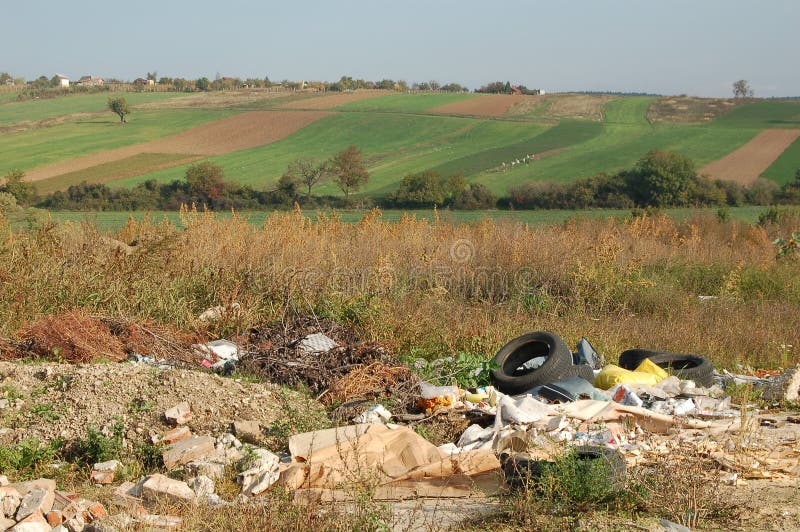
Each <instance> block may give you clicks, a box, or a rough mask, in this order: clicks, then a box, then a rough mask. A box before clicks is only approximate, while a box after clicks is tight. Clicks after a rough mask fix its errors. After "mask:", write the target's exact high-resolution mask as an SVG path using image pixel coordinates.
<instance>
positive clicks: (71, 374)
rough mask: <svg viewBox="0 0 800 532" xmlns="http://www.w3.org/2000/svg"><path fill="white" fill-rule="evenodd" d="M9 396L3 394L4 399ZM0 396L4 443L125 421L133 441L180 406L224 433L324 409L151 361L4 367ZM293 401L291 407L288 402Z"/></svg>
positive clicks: (160, 426) (273, 390)
mask: <svg viewBox="0 0 800 532" xmlns="http://www.w3.org/2000/svg"><path fill="white" fill-rule="evenodd" d="M3 396H5V397H3ZM0 398H5V399H10V401H11V406H10V407H9V409H7V410H6V412H11V413H13V423H8V424H5V426H7V427H9V429H5V430H4V431H0V445H3V444H7V443H9V442H14V441H20V440H23V439H26V438H32V437H35V438H39V439H40V440H43V441H52V440H53V439H55V438H59V437H60V438H64V439H66V440H71V439H74V438H79V437H84V436H85V434H86V428H87V427H89V426H92V427H94V428H96V429H99V430H102V429H108V428H109V427H111V426H112V425H113V424H114V423H115V422H116V421H117V420H121V421H123V422H124V423H125V426H126V428H127V435H126V436H127V437H128V438H129V439H137V440H142V439H146V438H149V437H150V436H151V435H156V434H160V433H161V432H163V431H164V423H163V414H164V411H165V410H167V409H169V408H171V407H173V406H175V405H176V404H178V403H180V402H182V401H188V402H189V404H190V405H191V409H192V414H193V417H192V421H191V422H190V423H189V426H190V427H191V429H192V431H193V432H196V433H215V434H217V433H221V432H227V431H228V429H229V425H230V424H231V423H232V422H233V421H234V420H235V419H253V420H258V421H259V422H260V423H261V424H262V425H265V426H267V425H269V424H270V423H272V422H273V421H275V420H277V419H281V418H282V416H285V414H286V412H285V411H284V409H285V408H286V405H287V404H289V405H290V406H291V407H292V408H295V409H296V410H300V411H305V410H309V409H311V410H319V411H321V410H322V409H321V405H319V403H316V402H312V401H308V400H306V399H304V398H303V397H302V396H301V395H300V394H298V393H295V392H290V391H288V390H279V388H278V387H277V386H274V385H271V384H261V383H248V382H241V381H240V380H236V379H232V378H226V377H220V376H218V375H216V374H213V373H206V372H201V371H195V370H188V369H169V368H168V369H162V368H158V367H156V366H153V365H148V364H131V363H127V362H124V363H120V364H91V365H72V364H35V365H24V364H14V363H9V362H0ZM287 402H288V403H287Z"/></svg>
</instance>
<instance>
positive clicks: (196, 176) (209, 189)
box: [186, 161, 225, 206]
mask: <svg viewBox="0 0 800 532" xmlns="http://www.w3.org/2000/svg"><path fill="white" fill-rule="evenodd" d="M186 187H187V192H189V194H190V195H191V196H192V199H193V200H195V201H197V202H199V203H205V204H206V205H209V206H212V205H213V203H214V201H215V200H216V199H217V198H219V197H220V196H221V195H222V194H223V193H224V192H225V173H224V172H223V170H222V167H221V166H220V165H218V164H214V163H212V162H209V161H204V162H201V163H195V164H193V165H191V166H189V168H187V169H186Z"/></svg>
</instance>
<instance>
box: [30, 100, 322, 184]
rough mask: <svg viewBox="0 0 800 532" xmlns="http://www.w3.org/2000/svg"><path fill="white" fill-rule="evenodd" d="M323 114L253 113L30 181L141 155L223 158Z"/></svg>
mask: <svg viewBox="0 0 800 532" xmlns="http://www.w3.org/2000/svg"><path fill="white" fill-rule="evenodd" d="M327 114H328V113H326V112H324V111H313V112H298V111H251V112H248V113H242V114H238V115H235V116H231V117H228V118H223V119H221V120H217V121H214V122H210V123H208V124H205V125H202V126H197V127H193V128H191V129H189V130H186V131H183V132H181V133H178V134H176V135H172V136H169V137H166V138H163V139H159V140H154V141H151V142H145V143H141V144H134V145H131V146H124V147H122V148H116V149H113V150H107V151H103V152H100V153H94V154H91V155H87V156H84V157H79V158H77V159H72V160H68V161H63V162H60V163H56V164H52V165H48V166H44V167H40V168H34V169H33V170H30V171H29V172H27V173H26V176H27V178H28V180H30V181H40V180H43V179H48V178H52V177H56V176H59V175H63V174H68V173H72V172H77V171H79V170H86V169H88V168H91V167H94V166H98V165H101V164H105V163H109V162H113V161H120V160H122V159H127V158H129V157H133V156H135V155H138V154H140V153H175V154H186V156H187V157H189V156H191V155H224V154H226V153H230V152H233V151H238V150H244V149H248V148H254V147H256V146H262V145H265V144H270V143H272V142H275V141H276V140H280V139H282V138H284V137H286V136H288V135H290V134H291V133H294V132H295V131H297V130H298V129H301V128H303V127H305V126H307V125H308V124H311V123H312V122H315V121H317V120H319V119H320V118H322V117H324V116H327Z"/></svg>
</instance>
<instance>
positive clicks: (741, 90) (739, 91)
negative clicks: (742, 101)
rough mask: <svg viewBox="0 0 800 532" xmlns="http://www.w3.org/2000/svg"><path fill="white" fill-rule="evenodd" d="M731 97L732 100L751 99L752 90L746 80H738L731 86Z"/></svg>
mask: <svg viewBox="0 0 800 532" xmlns="http://www.w3.org/2000/svg"><path fill="white" fill-rule="evenodd" d="M733 97H734V98H752V97H753V89H751V88H750V84H749V83H748V82H747V80H746V79H740V80H739V81H736V82H734V84H733Z"/></svg>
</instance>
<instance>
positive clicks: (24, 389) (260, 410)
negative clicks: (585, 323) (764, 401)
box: [0, 314, 800, 530]
mask: <svg viewBox="0 0 800 532" xmlns="http://www.w3.org/2000/svg"><path fill="white" fill-rule="evenodd" d="M60 320H61V321H58V322H53V323H52V324H51V325H53V326H52V327H50V328H49V329H48V328H47V327H45V326H44V322H42V323H39V324H33V325H31V326H30V327H29V328H28V329H27V330H28V331H29V333H28V336H27V337H26V339H24V340H21V341H20V343H19V344H18V345H16V347H14V349H13V350H14V352H18V351H19V350H28V351H34V352H37V350H41V352H43V353H44V352H47V353H50V354H52V353H53V351H54V350H55V349H59V353H60V354H61V355H62V356H63V358H64V359H65V360H69V361H73V362H83V361H86V360H91V359H92V358H91V356H89V355H88V354H87V353H88V351H89V350H91V349H92V346H91V345H89V344H88V343H87V342H88V340H86V338H88V337H91V335H84V336H76V335H75V334H73V333H70V334H67V333H66V332H65V330H63V328H61V329H59V327H60V326H61V325H60V324H63V323H71V324H72V325H73V327H72V329H70V330H79V331H83V330H86V331H89V330H92V328H97V327H99V326H102V327H104V329H101V332H102V333H103V334H106V333H107V334H108V337H105V336H102V335H101V337H102V338H104V341H107V343H106V345H105V347H104V349H105V351H103V353H104V357H106V358H108V359H110V360H118V359H119V360H124V359H126V358H127V359H129V360H131V362H133V363H126V364H118V365H113V366H114V367H112V365H97V366H80V365H79V366H75V365H51V366H52V367H51V366H47V367H46V368H44V369H39V368H35V367H30V366H24V365H14V364H8V363H4V362H0V375H2V377H3V379H4V380H2V381H0V382H3V383H5V382H11V381H12V380H13V382H15V383H17V386H18V388H19V389H18V390H17V392H19V393H17V394H16V395H15V397H16V398H15V399H3V398H0V400H3V401H5V403H3V404H0V410H2V409H3V408H9V409H15V410H18V411H22V410H23V407H25V406H26V405H25V404H23V403H25V402H34V401H39V400H40V399H39V398H41V397H45V399H46V400H47V401H48V403H47V404H58V405H61V407H60V408H61V410H59V411H58V412H57V414H58V416H59V417H58V418H56V419H59V423H60V424H61V426H60V427H59V426H55V425H54V426H53V430H54V431H55V432H53V431H45V430H44V429H41V427H39V425H41V423H38V421H37V420H36V419H33V418H31V419H28V420H27V421H28V422H26V423H21V422H22V421H24V420H26V419H27V418H25V417H24V416H23V415H20V416H17V417H18V418H19V420H20V430H19V431H17V432H19V434H17V433H16V432H14V431H10V432H8V433H0V441H2V440H1V438H8V439H11V440H19V439H20V438H21V437H22V436H23V435H24V436H26V437H30V436H37V437H42V438H43V439H53V438H55V437H57V436H59V437H65V438H71V437H76V436H78V435H79V434H80V433H81V432H82V430H83V429H84V428H85V427H87V426H90V425H92V424H93V423H94V422H95V421H96V419H95V418H96V417H97V416H95V414H97V412H93V408H86V405H83V404H78V403H79V402H84V401H85V400H86V398H87V397H90V396H102V397H103V404H102V405H98V406H97V409H106V410H103V411H102V412H100V413H99V414H100V415H99V417H100V418H104V419H105V420H108V419H112V418H113V416H114V415H117V413H118V412H120V411H124V412H127V414H128V415H129V416H130V418H132V422H131V423H130V426H128V427H127V431H128V432H127V437H128V438H135V437H137V436H139V437H147V438H149V439H150V441H151V442H152V444H153V445H155V446H158V450H159V452H160V453H161V458H162V460H163V464H164V468H165V472H167V471H168V472H172V473H176V472H179V471H182V473H183V475H182V476H180V475H174V474H171V475H170V476H165V475H162V474H159V473H156V474H152V475H147V476H144V477H142V478H139V479H138V481H137V482H124V483H121V484H119V485H117V486H116V487H115V488H114V497H113V508H114V509H115V511H116V512H117V513H116V515H114V516H113V517H110V516H108V515H107V512H106V510H105V508H104V507H103V506H102V505H98V504H97V503H93V502H91V501H86V500H83V499H80V498H79V497H77V496H75V495H70V494H65V493H60V492H57V491H56V489H55V485H54V484H53V483H52V481H48V480H46V479H40V480H38V481H34V482H33V483H27V484H22V483H18V484H14V485H12V486H3V487H0V510H2V514H0V518H2V519H4V520H0V525H4V526H3V527H0V528H3V529H4V528H10V529H11V530H50V527H56V526H62V527H65V528H66V529H68V530H83V529H84V527H86V526H88V525H90V524H92V525H93V524H94V522H95V521H98V520H101V519H103V520H106V519H109V520H114V521H113V522H114V523H115V524H116V525H115V526H119V527H121V528H124V527H129V526H142V527H151V528H159V529H170V528H177V527H180V526H181V520H180V518H178V517H174V516H168V515H167V516H165V515H158V514H157V513H151V512H155V511H156V510H157V508H160V507H163V506H159V505H160V504H163V503H164V502H168V503H202V504H209V505H228V504H241V503H246V502H248V501H251V500H257V498H258V497H263V496H265V495H267V494H268V493H270V490H271V489H272V488H273V487H280V489H282V490H285V491H287V492H289V493H290V494H291V495H292V497H293V498H294V499H295V500H300V501H311V500H322V501H339V500H348V499H351V498H352V497H353V494H354V488H363V487H364V486H369V487H370V488H371V489H370V492H371V493H372V494H373V497H374V498H375V499H378V500H402V499H410V498H419V497H425V498H436V497H448V498H454V497H472V496H476V495H478V494H479V493H480V494H487V493H488V494H491V493H497V492H498V491H499V490H500V489H501V488H502V487H503V486H504V485H508V486H510V487H512V488H514V487H515V486H519V485H521V484H522V483H524V480H525V479H526V478H529V477H531V476H535V475H536V474H537V472H540V471H541V470H542V464H543V463H545V462H550V461H553V460H555V459H557V457H558V456H559V454H561V453H562V452H563V449H564V447H565V446H568V447H571V448H572V449H573V450H574V451H575V452H576V453H578V454H579V455H580V457H581V458H583V459H591V460H604V461H606V462H607V464H609V466H610V467H609V472H610V474H612V475H614V478H615V481H617V480H620V481H621V479H623V478H624V476H625V471H626V467H628V466H630V465H640V464H647V463H655V462H656V461H657V460H658V459H659V457H663V456H665V455H668V454H670V453H673V452H675V450H676V449H682V450H685V449H687V448H690V449H691V450H692V452H694V453H696V454H697V455H701V456H703V457H705V458H708V459H711V460H714V461H716V462H717V464H718V465H719V467H720V468H721V469H722V470H723V471H724V474H725V477H724V480H725V481H726V482H728V483H731V484H734V485H735V484H738V483H741V482H743V481H745V480H744V479H747V478H791V479H796V478H798V477H800V462H799V460H800V451H799V450H798V449H799V447H798V441H800V430H795V428H800V418H798V417H793V416H785V415H780V416H778V415H769V416H766V417H765V416H759V415H757V413H756V412H755V410H754V409H752V408H750V407H749V406H748V405H747V404H735V403H734V402H733V401H732V399H731V397H729V396H728V395H727V394H726V393H725V385H726V384H728V383H731V384H748V385H750V386H752V387H754V388H758V389H759V390H760V391H761V392H762V395H763V396H764V397H770V398H772V399H774V400H776V401H787V402H798V401H800V396H799V395H798V394H800V371H798V370H797V369H794V370H787V371H785V372H783V373H781V374H778V375H763V376H754V377H750V376H741V375H733V374H729V373H727V372H724V373H722V374H719V373H715V372H714V370H713V367H712V365H711V363H710V361H709V360H707V359H705V358H703V357H700V356H697V355H692V354H676V353H667V352H661V351H651V350H644V349H632V350H628V351H625V352H623V353H622V354H621V355H620V357H619V359H618V360H617V364H608V363H605V361H604V357H602V356H600V355H599V354H598V353H597V352H596V351H595V350H594V348H593V347H592V346H591V344H590V343H589V342H588V341H587V340H586V339H582V340H581V341H580V342H579V343H578V345H577V348H576V350H575V352H573V351H572V350H570V349H569V348H568V347H567V345H566V344H565V342H564V341H563V340H562V339H561V338H559V337H558V336H557V335H555V334H553V333H549V332H531V333H527V334H524V335H522V336H520V337H518V338H515V339H513V340H511V341H510V342H508V343H507V344H506V345H505V346H503V347H502V348H501V349H500V350H499V351H498V352H497V354H496V355H495V358H494V362H495V364H494V367H495V369H494V370H492V372H491V382H492V384H493V385H492V386H483V387H479V388H476V389H470V390H464V389H461V388H459V387H457V386H434V385H432V384H429V383H426V382H422V381H421V380H420V379H419V377H417V376H416V375H415V374H414V373H413V372H412V371H411V370H410V369H409V367H408V366H406V365H404V364H402V363H401V362H400V361H399V360H398V358H397V357H396V356H394V354H393V353H392V350H391V348H390V346H386V345H382V344H379V343H373V342H363V341H361V340H360V339H359V338H358V337H357V336H356V335H355V334H354V333H353V332H352V331H350V330H348V329H346V328H344V327H341V326H340V325H338V324H336V323H334V322H330V321H327V320H318V319H315V318H295V319H294V320H291V321H284V322H281V323H279V324H274V325H270V326H267V327H263V328H259V329H253V330H251V331H249V332H248V334H247V335H245V336H244V337H238V338H234V339H233V340H235V341H229V340H215V341H212V342H206V341H204V340H203V339H202V338H198V337H191V336H180V335H179V334H177V333H174V332H170V331H167V330H157V329H156V328H153V327H144V326H141V325H135V324H131V323H128V322H111V321H109V320H105V321H103V320H99V319H97V318H92V317H87V316H85V315H80V314H74V315H68V316H61V317H60ZM48 323H50V322H48ZM98 324H100V325H98ZM47 342H49V343H47ZM68 349H69V350H68ZM175 364H187V365H191V366H192V367H193V368H194V369H200V370H202V369H203V368H206V369H207V370H209V371H208V372H198V371H190V370H185V369H176V368H174V367H172V366H173V365H175ZM153 366H156V367H157V368H159V369H157V371H152V370H153ZM53 368H55V369H53ZM234 370H236V371H240V370H245V371H247V372H250V373H255V374H257V375H259V376H261V377H262V378H263V379H264V380H265V381H269V382H272V383H279V384H287V385H301V386H304V387H306V388H307V389H309V390H311V391H312V392H313V393H314V394H315V395H316V396H317V398H318V399H319V400H320V401H321V402H323V403H325V404H327V405H328V406H330V407H333V406H337V405H339V406H337V408H335V409H334V411H333V413H332V414H331V415H332V417H335V418H338V419H344V420H346V423H347V424H345V425H343V426H338V427H335V428H330V429H324V430H316V431H311V432H305V433H301V434H294V435H291V436H290V437H289V440H288V448H289V453H288V454H282V453H276V452H274V451H277V449H272V450H270V449H267V448H264V447H261V445H263V444H264V442H265V441H267V439H266V438H264V436H265V435H266V434H267V432H268V431H269V425H270V424H271V423H272V422H274V421H275V419H276V417H278V413H277V412H276V410H277V408H278V407H277V405H276V404H275V393H274V390H272V389H271V388H270V387H269V385H261V384H253V383H240V382H237V381H235V380H232V379H224V378H222V377H220V376H218V375H213V374H210V372H211V371H216V372H218V373H230V372H232V371H234ZM487 382H488V381H487ZM24 383H30V384H25V385H23V386H20V384H24ZM107 383H108V384H107ZM112 390H113V391H112ZM28 392H30V393H28ZM23 394H27V395H23ZM17 396H18V397H17ZM28 396H29V397H28ZM383 399H388V401H382V400H383ZM41 400H44V399H41ZM381 401H382V402H383V404H381ZM367 403H368V404H371V405H372V406H369V407H368V408H365V406H367V405H366V404H367ZM38 404H39V403H36V405H38ZM42 404H45V403H42ZM314 404H315V405H316V406H315V407H314V408H318V409H321V407H320V405H319V403H318V402H316V401H314ZM384 405H392V407H391V408H392V410H394V412H392V411H390V410H389V409H387V407H386V406H384ZM27 406H30V405H27ZM307 408H310V407H307ZM37 411H40V412H41V411H43V408H38V409H37ZM337 413H338V414H337ZM442 414H444V415H446V416H451V417H457V418H459V419H460V420H461V421H460V422H461V423H462V424H461V425H460V428H459V431H458V435H457V437H455V438H451V440H450V441H447V442H445V443H444V444H442V445H438V446H437V445H434V443H431V441H429V440H427V439H425V438H423V437H422V436H421V435H420V434H418V433H417V432H415V431H414V430H412V429H411V428H410V427H409V426H408V425H402V424H400V423H404V422H406V423H408V424H412V423H418V422H419V423H421V422H424V421H426V420H431V419H435V418H437V417H444V416H440V415H442ZM93 416H94V417H93ZM392 421H395V422H396V423H392ZM23 425H24V426H23ZM754 426H755V427H756V428H757V429H763V430H758V431H753V427H754ZM464 429H465V430H464ZM3 430H6V429H3ZM745 431H751V432H748V435H749V436H748V438H747V439H746V442H745V439H744V438H741V437H735V435H737V434H738V435H740V434H742V433H743V432H745ZM770 431H772V432H770ZM11 432H14V434H11ZM120 465H121V464H120V463H119V462H117V461H114V460H112V461H109V462H104V463H98V464H95V465H94V468H93V470H92V473H91V480H92V481H93V482H94V483H95V484H98V485H104V486H111V485H113V484H115V476H117V471H118V468H119V466H120ZM233 469H235V470H236V471H238V472H239V473H238V476H237V482H238V483H239V485H240V490H241V491H240V493H239V495H238V496H237V497H236V499H235V500H224V499H223V498H222V497H221V496H220V495H218V494H217V493H215V482H217V481H219V480H220V479H222V478H223V477H224V476H225V475H226V474H228V473H229V472H230V471H232V470H233ZM174 477H178V478H182V479H183V480H177V479H176V478H174ZM134 480H135V479H134ZM117 482H118V480H117ZM3 483H5V484H8V482H7V479H4V478H3V477H1V476H0V484H3ZM37 483H38V484H37ZM110 507H111V506H110ZM107 522H109V523H110V522H111V521H107ZM15 527H16V528H15ZM36 527H38V528H36ZM59 530H62V529H59Z"/></svg>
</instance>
